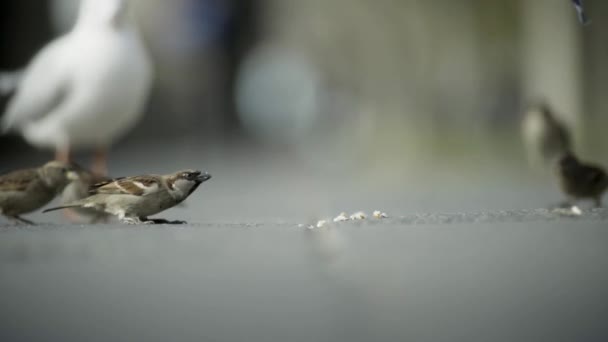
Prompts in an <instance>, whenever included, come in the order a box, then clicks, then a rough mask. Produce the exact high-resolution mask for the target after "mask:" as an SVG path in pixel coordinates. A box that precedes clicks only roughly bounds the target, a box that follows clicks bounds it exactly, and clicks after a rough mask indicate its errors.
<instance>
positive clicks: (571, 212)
mask: <svg viewBox="0 0 608 342" xmlns="http://www.w3.org/2000/svg"><path fill="white" fill-rule="evenodd" d="M553 211H554V212H555V213H557V214H559V215H563V216H581V215H582V214H583V211H582V210H581V209H580V208H579V207H578V206H576V205H575V206H572V207H570V208H557V209H554V210H553Z"/></svg>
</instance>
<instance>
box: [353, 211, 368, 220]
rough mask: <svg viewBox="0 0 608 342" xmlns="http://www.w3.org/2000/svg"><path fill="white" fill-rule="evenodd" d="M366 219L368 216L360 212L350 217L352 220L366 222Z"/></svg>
mask: <svg viewBox="0 0 608 342" xmlns="http://www.w3.org/2000/svg"><path fill="white" fill-rule="evenodd" d="M366 218H367V215H366V214H365V213H364V212H362V211H358V212H356V213H354V214H352V215H350V219H351V220H365V219H366Z"/></svg>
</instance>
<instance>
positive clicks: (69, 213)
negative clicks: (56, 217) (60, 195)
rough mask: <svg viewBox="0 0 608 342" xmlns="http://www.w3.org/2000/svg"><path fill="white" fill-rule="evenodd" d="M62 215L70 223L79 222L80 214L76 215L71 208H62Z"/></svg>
mask: <svg viewBox="0 0 608 342" xmlns="http://www.w3.org/2000/svg"><path fill="white" fill-rule="evenodd" d="M63 217H64V218H65V219H66V220H68V221H69V222H71V223H79V222H80V221H81V217H80V215H78V214H77V213H76V211H74V210H73V209H66V210H64V211H63Z"/></svg>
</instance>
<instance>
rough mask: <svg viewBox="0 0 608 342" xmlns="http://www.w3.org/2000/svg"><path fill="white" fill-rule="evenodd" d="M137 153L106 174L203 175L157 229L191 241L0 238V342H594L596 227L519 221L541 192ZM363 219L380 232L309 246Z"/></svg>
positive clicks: (571, 219)
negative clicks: (346, 218) (377, 215)
mask: <svg viewBox="0 0 608 342" xmlns="http://www.w3.org/2000/svg"><path fill="white" fill-rule="evenodd" d="M135 152H136V151H135ZM135 152H134V151H133V150H122V151H117V153H116V154H115V155H114V156H115V157H114V158H115V159H114V160H113V162H114V164H113V165H115V166H114V168H113V172H114V173H115V174H117V175H123V174H137V173H141V170H150V171H147V172H166V171H172V170H173V169H179V168H186V167H188V168H192V167H194V168H201V169H203V170H206V171H209V172H210V173H212V174H213V176H214V178H213V179H212V180H210V181H209V182H208V183H205V184H204V185H203V186H202V187H201V189H200V190H198V191H197V192H196V193H194V194H193V195H192V197H191V198H190V199H189V200H188V201H187V202H186V205H185V206H184V207H181V208H176V209H173V210H171V211H168V212H167V213H163V215H160V216H162V217H166V218H170V219H183V220H187V221H189V224H187V225H180V226H163V225H161V226H123V225H118V224H107V225H94V226H93V225H80V224H65V223H64V221H63V219H62V217H61V216H60V215H59V214H52V215H51V214H49V215H48V216H47V215H42V214H34V215H28V216H27V217H28V218H30V219H33V220H36V221H37V222H41V224H40V225H38V226H35V227H15V226H8V225H6V224H5V223H4V221H0V299H1V301H0V303H1V305H0V322H2V323H1V324H0V341H227V342H228V341H230V342H232V341H307V342H308V341H349V342H351V341H605V340H607V339H608V327H607V326H606V324H605V323H606V317H608V305H607V304H606V303H608V276H607V275H606V270H607V269H608V224H607V222H608V210H605V209H595V210H591V209H584V208H583V211H584V212H583V213H582V215H580V216H576V215H571V214H570V213H569V212H568V211H555V210H549V209H530V208H539V207H543V206H546V205H547V204H548V203H550V202H557V201H559V200H560V199H561V198H560V197H559V192H558V191H557V190H556V189H555V188H554V187H552V185H551V182H550V181H548V180H546V179H544V178H541V179H540V180H538V179H536V178H533V177H531V176H526V174H525V173H522V172H521V170H519V169H517V168H515V169H514V170H504V169H502V168H500V167H496V166H487V165H484V166H483V167H480V168H477V169H476V170H474V171H469V172H458V174H457V177H456V176H452V174H453V173H454V169H449V168H445V169H442V168H438V169H436V170H434V171H433V172H427V173H426V174H424V173H412V174H410V175H409V176H408V177H407V178H406V177H404V180H403V181H402V182H399V181H396V180H395V179H396V178H394V177H393V178H390V177H378V176H377V175H375V174H374V173H373V172H364V173H360V174H359V173H355V172H353V173H350V172H346V173H344V172H343V169H323V168H318V167H317V166H315V163H310V162H308V161H302V160H301V159H298V158H294V157H291V158H285V157H283V156H281V157H280V158H275V157H273V156H272V155H262V154H256V153H253V152H252V153H241V154H236V155H235V154H229V153H225V152H226V151H211V152H210V151H206V152H200V151H194V150H193V151H185V152H183V151H182V153H177V154H174V155H172V157H171V163H170V164H167V163H164V162H163V161H162V160H158V159H155V158H152V157H150V156H142V155H138V154H137V153H135ZM166 153H169V152H167V151H162V150H161V151H159V152H158V156H162V155H166ZM227 156H230V157H227ZM19 163H21V162H20V161H15V164H19ZM23 164H25V162H23ZM193 164H194V165H193ZM421 175H424V177H423V176H421ZM376 209H379V210H382V211H385V212H387V213H388V214H389V218H388V219H384V220H376V219H372V218H368V219H367V220H364V221H357V222H342V223H333V222H332V223H329V224H327V225H325V226H324V227H322V228H314V229H308V228H307V227H308V225H310V224H312V225H314V224H316V222H317V221H318V220H320V219H329V220H330V221H331V218H332V217H334V216H336V215H337V214H338V213H339V212H341V211H347V212H348V213H352V212H354V211H357V210H365V211H366V212H367V214H368V215H369V214H371V212H372V211H373V210H376Z"/></svg>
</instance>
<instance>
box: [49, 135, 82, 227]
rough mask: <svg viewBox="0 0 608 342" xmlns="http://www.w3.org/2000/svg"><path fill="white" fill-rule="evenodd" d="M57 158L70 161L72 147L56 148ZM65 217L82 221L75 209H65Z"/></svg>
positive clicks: (74, 221)
mask: <svg viewBox="0 0 608 342" xmlns="http://www.w3.org/2000/svg"><path fill="white" fill-rule="evenodd" d="M55 160H58V161H62V162H64V163H69V162H70V148H69V147H62V148H58V149H56V150H55ZM63 217H65V219H66V220H68V221H69V222H72V223H77V222H79V221H80V216H78V214H76V212H75V211H73V210H64V211H63Z"/></svg>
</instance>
